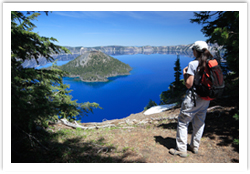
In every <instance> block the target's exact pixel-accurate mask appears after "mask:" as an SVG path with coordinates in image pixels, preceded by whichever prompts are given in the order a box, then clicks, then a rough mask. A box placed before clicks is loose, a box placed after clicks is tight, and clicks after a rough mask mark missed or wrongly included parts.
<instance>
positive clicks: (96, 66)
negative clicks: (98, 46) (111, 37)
mask: <svg viewBox="0 0 250 174" xmlns="http://www.w3.org/2000/svg"><path fill="white" fill-rule="evenodd" d="M59 68H60V69H61V70H64V71H67V72H68V73H69V77H79V78H80V79H81V80H82V81H85V82H98V81H102V82H105V81H108V79H107V78H108V77H114V76H118V75H129V72H130V71H131V70H132V68H131V67H130V66H129V65H128V64H125V63H123V62H121V61H119V60H117V59H115V58H113V57H111V56H108V55H106V54H104V53H102V52H101V51H88V52H85V53H83V54H82V55H80V56H78V57H77V58H76V59H74V60H72V61H70V62H68V63H67V64H65V65H62V66H60V67H59Z"/></svg>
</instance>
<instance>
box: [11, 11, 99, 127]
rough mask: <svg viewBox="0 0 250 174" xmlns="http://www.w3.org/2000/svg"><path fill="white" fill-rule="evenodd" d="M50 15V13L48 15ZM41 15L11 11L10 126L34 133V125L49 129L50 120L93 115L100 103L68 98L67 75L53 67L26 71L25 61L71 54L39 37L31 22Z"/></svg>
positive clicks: (48, 40) (51, 41)
mask: <svg viewBox="0 0 250 174" xmlns="http://www.w3.org/2000/svg"><path fill="white" fill-rule="evenodd" d="M46 14H48V12H46ZM39 15H40V13H35V12H31V13H29V12H28V13H27V15H24V14H23V13H22V12H17V11H12V12H11V126H12V132H15V131H16V130H20V129H21V130H24V131H27V132H28V131H31V130H32V128H33V127H34V126H35V125H40V126H43V127H46V126H47V123H48V121H49V120H52V121H53V120H56V119H58V118H62V117H64V118H67V119H69V120H74V119H76V116H78V115H84V114H86V113H88V112H92V111H93V109H94V108H97V107H99V105H98V104H97V103H77V102H76V100H74V101H73V100H72V96H70V95H69V93H70V90H69V89H68V88H69V86H68V85H65V84H63V82H62V77H63V76H64V75H65V72H63V71H61V70H59V69H57V68H56V66H55V65H54V66H53V67H52V68H51V69H49V70H48V69H34V68H23V67H22V63H23V62H24V61H25V60H30V59H35V60H36V61H37V63H39V62H38V58H39V57H45V58H46V59H47V60H48V61H53V60H54V59H53V57H52V56H51V55H52V54H59V53H61V52H62V51H63V52H65V53H69V51H68V50H67V49H66V48H64V47H61V46H58V45H55V44H54V43H53V42H55V41H57V40H56V39H55V38H52V37H51V38H47V37H42V36H39V34H37V33H35V32H33V29H34V28H35V27H36V26H35V25H34V24H33V23H32V22H31V21H32V20H35V19H36V18H37V17H38V16H39Z"/></svg>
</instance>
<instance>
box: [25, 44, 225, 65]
mask: <svg viewBox="0 0 250 174" xmlns="http://www.w3.org/2000/svg"><path fill="white" fill-rule="evenodd" d="M191 46H192V44H188V45H176V46H118V45H112V46H97V47H81V46H79V47H69V46H65V47H66V48H67V49H69V50H70V51H71V53H72V54H65V53H61V54H56V55H52V57H53V58H54V59H55V60H56V59H57V60H59V61H60V60H61V61H63V60H73V59H75V58H76V57H77V56H79V55H81V54H83V53H84V52H87V51H101V52H103V53H105V54H108V55H132V54H147V55H149V54H180V55H187V56H189V57H192V56H193V52H192V50H191V48H190V47H191ZM208 48H209V50H210V51H211V52H212V53H214V52H215V51H216V49H218V50H221V51H223V50H222V46H219V45H217V44H208ZM38 61H39V65H40V66H43V65H45V64H46V63H47V61H46V59H45V58H44V57H40V58H39V59H38ZM39 65H37V63H36V61H35V60H29V61H25V62H24V63H23V66H24V67H27V68H31V67H37V66H39Z"/></svg>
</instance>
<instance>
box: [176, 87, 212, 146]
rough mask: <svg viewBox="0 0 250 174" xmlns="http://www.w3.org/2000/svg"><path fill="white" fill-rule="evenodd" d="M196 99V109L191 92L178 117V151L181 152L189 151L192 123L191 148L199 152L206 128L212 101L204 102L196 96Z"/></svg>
mask: <svg viewBox="0 0 250 174" xmlns="http://www.w3.org/2000/svg"><path fill="white" fill-rule="evenodd" d="M195 98H196V107H194V101H193V98H192V92H191V91H190V90H189V91H188V92H187V95H186V97H185V99H184V101H183V102H182V106H181V111H180V114H179V117H178V126H177V136H176V144H177V150H179V151H187V136H188V135H187V134H188V125H189V123H190V121H192V126H193V134H192V138H191V143H190V146H191V147H193V148H195V149H197V150H198V149H199V145H200V139H201V137H202V134H203V130H204V127H205V118H206V112H207V108H208V106H209V103H210V101H207V100H203V99H201V98H200V97H199V96H197V95H196V94H195Z"/></svg>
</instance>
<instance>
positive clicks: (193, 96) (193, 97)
mask: <svg viewBox="0 0 250 174" xmlns="http://www.w3.org/2000/svg"><path fill="white" fill-rule="evenodd" d="M191 88H192V89H191V91H192V99H193V101H194V107H196V100H195V95H194V85H193V86H192V87H191Z"/></svg>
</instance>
